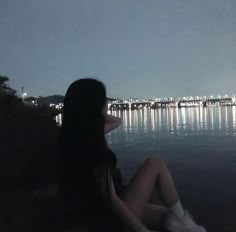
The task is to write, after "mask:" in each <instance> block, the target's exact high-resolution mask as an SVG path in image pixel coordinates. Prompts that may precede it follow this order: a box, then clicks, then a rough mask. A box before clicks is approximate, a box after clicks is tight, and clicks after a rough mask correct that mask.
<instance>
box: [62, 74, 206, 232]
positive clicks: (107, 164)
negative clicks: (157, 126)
mask: <svg viewBox="0 0 236 232" xmlns="http://www.w3.org/2000/svg"><path fill="white" fill-rule="evenodd" d="M106 99H107V97H106V90H105V87H104V85H103V83H101V82H100V81H97V80H95V79H89V78H87V79H80V80H77V81H75V82H74V83H72V84H71V85H70V87H69V88H68V90H67V93H66V96H65V101H64V116H63V124H62V134H61V151H62V152H61V154H62V159H61V161H62V162H61V168H62V172H61V174H62V175H61V180H62V182H61V183H62V184H61V192H62V195H63V199H64V202H65V203H66V204H67V206H69V207H70V208H71V212H72V213H71V214H69V215H68V218H66V221H65V223H66V225H74V226H75V225H76V224H78V225H79V224H83V225H84V226H85V227H86V228H88V230H89V231H134V232H148V231H150V230H149V228H154V227H156V226H157V224H158V223H159V219H160V218H161V217H162V216H164V217H165V218H166V220H165V228H166V229H168V230H169V231H170V232H206V230H205V228H204V227H202V226H199V225H197V224H196V223H195V222H194V221H193V220H192V218H191V216H190V215H189V214H188V213H187V212H186V211H185V210H184V209H183V207H182V205H181V202H180V199H179V196H178V193H177V191H176V188H175V185H174V183H173V180H172V178H171V175H170V173H169V170H168V169H167V167H166V165H165V162H164V161H163V160H162V159H160V158H159V157H158V156H155V157H151V158H148V159H147V160H146V161H145V162H144V163H143V164H142V165H141V167H140V168H139V169H138V170H137V172H136V174H135V175H134V177H133V178H132V179H131V181H130V183H129V184H128V186H127V188H126V189H125V191H124V192H123V193H122V194H121V193H120V191H118V192H117V189H118V186H117V185H116V183H114V181H113V178H112V173H113V170H114V169H115V167H116V162H117V160H116V156H115V154H114V153H113V152H112V151H111V150H110V149H109V147H108V146H107V143H106V140H105V135H104V134H105V133H107V132H109V131H111V130H113V129H115V128H116V127H118V126H119V125H120V123H121V120H120V119H119V118H116V117H113V116H111V115H107V101H106ZM154 188H158V190H159V192H160V194H161V198H162V200H163V202H164V204H165V206H166V207H163V206H158V205H155V204H150V203H149V200H150V196H151V194H152V192H153V190H154Z"/></svg>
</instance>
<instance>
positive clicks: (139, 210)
mask: <svg viewBox="0 0 236 232" xmlns="http://www.w3.org/2000/svg"><path fill="white" fill-rule="evenodd" d="M155 187H157V188H158V189H159V192H160V195H161V198H162V200H163V201H164V203H165V204H167V205H168V206H170V205H172V204H174V203H175V202H177V201H178V200H179V197H178V194H177V191H176V188H175V185H174V182H173V180H172V177H171V175H170V173H169V170H168V168H167V167H166V164H165V162H164V161H163V160H162V159H160V158H159V157H158V156H156V157H151V158H148V159H147V160H145V162H144V163H143V165H142V166H141V167H140V168H139V169H138V170H137V172H136V174H135V175H134V177H133V178H132V179H131V181H130V183H129V184H128V186H127V189H126V191H125V193H124V194H123V195H122V196H121V199H122V200H123V201H124V202H125V204H126V205H127V206H128V207H129V209H130V210H131V211H132V212H133V213H134V214H135V215H136V216H137V217H140V218H142V217H144V215H143V213H144V209H145V207H146V206H147V204H148V202H149V200H150V197H151V194H152V191H153V189H154V188H155ZM146 209H147V208H146ZM152 209H153V208H152ZM148 210H149V212H150V209H148ZM155 211H156V214H158V212H157V211H158V209H157V208H156V209H155Z"/></svg>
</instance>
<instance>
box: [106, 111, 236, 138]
mask: <svg viewBox="0 0 236 232" xmlns="http://www.w3.org/2000/svg"><path fill="white" fill-rule="evenodd" d="M109 113H110V114H112V115H114V116H118V117H121V118H122V122H123V123H122V125H121V127H120V128H121V129H120V131H122V133H129V132H131V131H132V132H142V133H151V132H153V133H155V132H156V133H161V132H162V133H164V134H169V135H171V134H179V135H189V133H190V134H193V133H194V134H195V135H197V134H205V133H211V134H212V133H216V132H217V133H218V134H221V135H224V134H225V133H227V134H231V135H233V136H235V129H236V122H235V120H236V106H232V107H220V106H214V107H208V108H202V107H193V108H180V109H178V108H167V109H141V110H134V111H131V110H125V111H112V112H109ZM186 131H187V132H186Z"/></svg>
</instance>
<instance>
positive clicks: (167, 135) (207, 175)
mask: <svg viewBox="0 0 236 232" xmlns="http://www.w3.org/2000/svg"><path fill="white" fill-rule="evenodd" d="M109 113H110V114H112V115H114V116H118V117H121V119H122V125H121V126H120V127H119V128H117V129H116V130H114V131H112V132H110V133H109V134H107V136H106V137H107V141H108V143H109V144H110V147H111V148H112V149H113V151H115V153H116V155H117V157H118V161H119V163H118V166H119V167H120V168H121V170H122V173H123V176H124V177H123V178H124V182H127V181H128V180H129V178H130V177H131V176H132V175H133V173H134V171H135V169H136V168H137V167H138V166H139V165H140V164H141V163H142V161H143V160H144V159H145V158H146V157H149V156H150V155H155V154H158V155H160V156H161V157H162V158H163V159H165V160H166V162H167V165H168V166H169V168H170V170H171V173H172V175H173V178H174V180H175V183H176V185H177V188H178V191H179V193H180V195H181V198H182V201H183V202H184V205H187V207H188V208H190V209H191V210H192V211H193V213H194V215H196V214H197V217H198V219H199V220H200V221H202V222H204V223H205V224H206V223H207V224H208V228H209V227H210V228H212V229H213V228H214V230H215V228H216V226H215V225H216V223H215V222H216V221H218V222H217V223H218V225H217V228H218V229H222V231H236V230H235V229H236V223H235V219H234V217H235V216H236V106H233V107H232V106H231V107H222V106H221V107H220V106H209V107H206V108H200V107H197V108H181V109H175V108H170V109H155V110H154V109H142V110H136V111H131V110H130V111H113V112H109ZM233 215H235V216H233ZM222 218H223V220H222ZM218 219H219V220H218ZM214 226H215V227H214ZM217 231H218V230H217Z"/></svg>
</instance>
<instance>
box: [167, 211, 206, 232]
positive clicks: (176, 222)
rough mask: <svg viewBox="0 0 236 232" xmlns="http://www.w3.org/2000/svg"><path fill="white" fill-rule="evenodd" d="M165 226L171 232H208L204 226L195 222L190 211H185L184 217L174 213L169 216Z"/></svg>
mask: <svg viewBox="0 0 236 232" xmlns="http://www.w3.org/2000/svg"><path fill="white" fill-rule="evenodd" d="M165 228H166V229H167V230H169V231H170V232H207V231H206V229H205V228H204V227H203V226H199V225H197V224H196V222H194V220H193V219H192V216H191V215H190V214H189V212H188V211H186V210H185V211H184V215H183V216H182V217H177V216H175V215H173V214H169V215H168V216H167V220H166V223H165Z"/></svg>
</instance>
